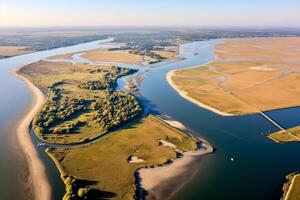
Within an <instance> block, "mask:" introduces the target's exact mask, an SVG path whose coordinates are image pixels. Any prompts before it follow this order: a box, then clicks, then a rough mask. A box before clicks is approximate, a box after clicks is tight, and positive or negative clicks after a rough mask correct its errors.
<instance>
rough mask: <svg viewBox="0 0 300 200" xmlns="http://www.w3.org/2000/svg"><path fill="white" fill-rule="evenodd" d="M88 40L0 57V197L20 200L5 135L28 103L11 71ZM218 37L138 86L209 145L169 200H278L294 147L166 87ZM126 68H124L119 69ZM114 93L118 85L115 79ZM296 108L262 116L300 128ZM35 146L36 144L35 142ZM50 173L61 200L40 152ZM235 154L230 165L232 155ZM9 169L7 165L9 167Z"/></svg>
mask: <svg viewBox="0 0 300 200" xmlns="http://www.w3.org/2000/svg"><path fill="white" fill-rule="evenodd" d="M105 41H111V40H109V39H108V40H104V41H94V42H90V43H84V44H80V45H75V46H71V47H63V48H59V49H54V50H48V51H42V52H36V53H31V54H27V55H22V56H16V57H12V58H7V59H1V60H0V85H1V86H0V94H1V98H0V106H1V109H0V111H1V112H0V160H1V165H0V175H1V177H0V186H1V187H0V192H1V199H2V198H3V199H21V198H22V195H20V194H22V193H20V192H17V191H16V188H14V187H15V186H16V183H17V182H18V181H19V179H20V174H21V173H20V171H21V170H23V168H24V165H25V164H24V163H25V159H22V158H21V159H18V160H14V159H11V156H12V155H13V151H12V150H11V148H10V147H11V143H9V142H8V138H9V137H8V136H10V135H11V134H12V133H13V130H12V129H11V126H10V125H11V124H13V123H14V122H15V121H16V118H17V117H18V116H19V115H20V113H22V111H24V110H25V109H26V107H27V106H28V105H29V104H30V102H31V96H30V93H29V91H28V89H27V88H26V86H25V84H24V83H23V82H22V81H20V80H18V79H17V78H16V77H14V76H12V75H11V74H10V71H11V70H13V69H16V68H18V67H20V66H21V65H25V64H29V63H32V62H35V61H38V60H40V59H45V58H46V57H49V56H53V55H58V54H64V53H71V52H82V51H86V50H90V49H95V48H98V47H99V45H98V44H99V43H100V42H105ZM217 42H220V40H210V41H203V42H194V43H190V44H185V45H182V46H181V48H180V55H181V56H182V57H185V58H186V59H185V60H183V61H178V62H175V63H169V64H163V65H162V66H160V67H156V68H152V69H151V70H150V72H148V73H147V74H146V76H145V79H144V81H143V82H142V85H141V90H140V91H141V94H142V96H143V97H142V98H144V99H145V101H147V104H148V105H147V106H149V107H150V108H151V110H152V111H154V112H159V113H161V114H166V115H169V116H171V117H173V118H174V119H176V120H178V121H180V122H182V123H183V124H185V125H187V126H189V127H190V128H192V129H194V130H195V131H197V132H198V133H199V136H201V137H204V138H205V139H207V140H208V141H209V142H210V143H211V144H212V145H213V146H214V147H215V148H216V152H215V153H214V154H211V155H208V156H205V157H203V158H202V159H201V162H199V172H198V173H197V175H196V176H195V177H194V178H193V179H192V180H191V181H190V182H189V183H188V184H187V185H186V186H185V187H184V188H182V189H181V190H180V191H179V193H178V194H177V195H176V196H175V197H174V198H173V199H175V200H182V199H195V200H196V199H197V200H198V199H205V200H209V199H239V200H240V199H242V200H248V199H249V200H250V199H251V200H252V199H258V200H259V199H261V200H268V199H279V198H280V195H281V186H282V184H283V182H284V177H285V175H287V174H288V173H291V172H294V171H297V170H299V169H300V160H299V159H297V157H298V155H299V153H298V152H299V150H300V144H298V143H290V144H277V143H274V142H272V141H270V140H269V139H267V138H266V137H265V135H266V134H267V133H268V132H270V131H275V130H276V128H275V127H274V126H273V125H272V124H270V123H269V122H268V121H266V120H265V119H264V118H263V117H261V116H260V115H247V116H242V117H241V116H239V117H222V116H219V115H217V114H215V113H212V112H210V111H208V110H205V109H202V108H200V107H198V106H196V105H194V104H192V103H190V102H189V101H187V100H185V99H184V98H182V97H181V96H179V95H178V94H177V93H176V92H175V91H174V90H173V89H172V88H171V87H170V86H169V85H168V83H167V82H166V73H167V72H168V71H169V70H172V69H178V68H185V67H191V66H195V65H199V64H204V63H206V62H208V61H210V60H212V59H213V54H212V52H213V45H214V44H215V43H217ZM124 66H127V65H125V64H124ZM118 83H119V84H120V86H119V88H120V89H121V88H122V87H124V80H122V79H120V80H119V81H118ZM299 112H300V108H290V109H284V110H278V111H272V112H267V114H268V115H269V116H270V117H271V118H273V119H274V120H276V121H277V122H279V123H280V124H281V125H282V126H283V127H285V128H289V127H292V126H294V125H299V124H300V118H299V117H298V113H299ZM33 141H34V143H36V142H37V140H36V138H35V137H33ZM38 151H39V153H40V156H41V159H42V160H43V162H44V163H45V166H46V167H47V169H48V173H49V177H50V182H51V184H52V186H53V193H54V199H60V198H61V197H62V195H63V193H64V186H63V184H62V182H61V180H60V178H59V174H58V172H57V169H56V168H55V166H54V164H53V163H52V161H51V160H50V159H49V158H48V157H47V156H46V155H45V154H44V152H43V149H38ZM231 157H234V159H235V162H231V161H230V158H231ZM12 166H13V167H12Z"/></svg>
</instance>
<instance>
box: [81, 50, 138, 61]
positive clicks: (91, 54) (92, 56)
mask: <svg viewBox="0 0 300 200" xmlns="http://www.w3.org/2000/svg"><path fill="white" fill-rule="evenodd" d="M82 57H83V58H86V59H88V60H91V61H98V62H101V61H102V62H121V63H129V64H140V63H141V62H142V61H143V56H140V55H136V54H131V53H129V51H127V50H116V51H110V50H107V49H95V50H92V51H88V52H86V53H84V54H82Z"/></svg>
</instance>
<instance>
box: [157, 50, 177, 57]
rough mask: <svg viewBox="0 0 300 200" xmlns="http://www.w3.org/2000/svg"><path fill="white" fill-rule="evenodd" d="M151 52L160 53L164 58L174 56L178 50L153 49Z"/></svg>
mask: <svg viewBox="0 0 300 200" xmlns="http://www.w3.org/2000/svg"><path fill="white" fill-rule="evenodd" d="M153 53H155V54H157V55H160V56H162V57H164V58H166V59H170V58H173V57H174V56H176V55H177V54H178V51H176V49H174V50H169V51H153Z"/></svg>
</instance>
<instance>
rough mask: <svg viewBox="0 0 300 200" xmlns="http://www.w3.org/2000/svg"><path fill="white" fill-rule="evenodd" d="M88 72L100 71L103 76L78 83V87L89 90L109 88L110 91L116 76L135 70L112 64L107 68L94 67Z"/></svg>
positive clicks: (113, 87) (112, 88) (114, 84)
mask: <svg viewBox="0 0 300 200" xmlns="http://www.w3.org/2000/svg"><path fill="white" fill-rule="evenodd" d="M89 72H90V73H99V72H102V73H103V77H101V78H99V79H98V80H93V81H87V82H84V83H80V84H79V85H78V87H79V88H81V89H89V90H111V91H112V90H114V89H115V88H116V85H117V83H116V82H117V78H119V77H121V76H125V75H128V74H131V73H134V72H136V70H133V69H129V68H121V67H116V66H112V67H111V68H109V69H105V68H101V69H94V70H90V71H89Z"/></svg>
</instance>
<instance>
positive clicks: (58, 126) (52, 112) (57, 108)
mask: <svg viewBox="0 0 300 200" xmlns="http://www.w3.org/2000/svg"><path fill="white" fill-rule="evenodd" d="M135 71H136V70H132V69H128V68H120V67H115V66H94V65H83V64H77V65H76V64H74V65H73V64H71V63H64V62H46V61H40V62H38V63H34V64H31V65H28V66H25V67H24V68H22V69H21V73H23V74H24V75H25V76H27V77H28V78H29V79H30V80H32V81H33V82H34V83H35V84H36V85H38V86H39V87H40V88H41V89H43V91H45V92H46V93H47V94H48V99H47V102H46V104H45V105H44V107H43V108H42V110H41V111H40V112H39V113H38V114H37V115H36V117H35V118H34V119H33V121H32V128H33V130H34V131H35V133H36V134H37V136H38V137H39V138H41V139H43V140H45V141H47V142H50V143H57V144H71V143H82V142H86V141H89V140H92V139H94V138H96V137H98V136H100V135H101V134H104V133H106V132H107V131H109V130H111V129H113V128H117V127H119V126H121V125H123V124H125V123H126V122H128V121H130V120H132V119H134V118H136V117H137V116H139V114H141V113H142V108H141V106H140V105H139V103H138V102H137V100H136V98H135V97H134V96H133V95H131V94H129V93H125V92H122V91H115V88H116V86H117V79H118V78H119V77H121V76H124V75H128V74H131V73H134V72H135Z"/></svg>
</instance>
